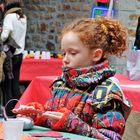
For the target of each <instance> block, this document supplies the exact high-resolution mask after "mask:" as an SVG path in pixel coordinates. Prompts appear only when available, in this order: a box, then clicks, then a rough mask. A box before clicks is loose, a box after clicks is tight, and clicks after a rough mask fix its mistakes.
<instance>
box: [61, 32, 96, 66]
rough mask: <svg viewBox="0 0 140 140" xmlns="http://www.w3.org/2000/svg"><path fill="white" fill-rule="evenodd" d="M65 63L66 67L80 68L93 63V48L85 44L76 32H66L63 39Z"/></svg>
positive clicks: (62, 49)
mask: <svg viewBox="0 0 140 140" xmlns="http://www.w3.org/2000/svg"><path fill="white" fill-rule="evenodd" d="M61 52H62V55H63V65H64V67H66V68H80V67H85V66H90V65H93V60H92V53H91V50H90V49H89V48H87V47H85V46H84V45H83V43H82V42H81V40H80V39H79V37H78V35H77V34H76V33H74V32H68V33H66V34H65V35H64V36H63V38H62V40H61Z"/></svg>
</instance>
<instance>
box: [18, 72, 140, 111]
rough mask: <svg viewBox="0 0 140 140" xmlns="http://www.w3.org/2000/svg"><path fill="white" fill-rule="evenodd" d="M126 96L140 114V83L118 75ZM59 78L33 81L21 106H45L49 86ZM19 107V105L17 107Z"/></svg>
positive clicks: (50, 77) (45, 77)
mask: <svg viewBox="0 0 140 140" xmlns="http://www.w3.org/2000/svg"><path fill="white" fill-rule="evenodd" d="M115 77H116V78H117V79H119V81H120V85H121V87H122V90H123V92H124V94H125V96H126V97H127V98H128V99H129V100H130V101H131V102H132V104H133V110H134V111H139V112H140V81H130V80H129V79H128V78H127V77H126V76H124V75H121V74H116V75H115ZM56 78H57V76H41V77H36V78H35V79H33V80H32V82H31V83H30V85H29V86H28V88H27V89H26V90H25V92H24V93H23V95H22V97H21V98H20V103H21V104H27V103H29V102H33V101H35V102H40V103H42V104H45V102H46V100H47V99H48V98H49V97H50V96H51V95H50V88H49V86H50V85H51V83H52V82H53V81H54V79H56ZM18 106H19V103H18V104H17V105H16V107H18Z"/></svg>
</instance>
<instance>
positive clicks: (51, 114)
mask: <svg viewBox="0 0 140 140" xmlns="http://www.w3.org/2000/svg"><path fill="white" fill-rule="evenodd" d="M42 115H43V116H45V117H46V118H47V119H48V120H50V121H51V123H52V124H55V123H57V122H58V121H59V120H60V119H61V118H62V116H63V113H61V112H55V111H46V112H45V113H43V114H42Z"/></svg>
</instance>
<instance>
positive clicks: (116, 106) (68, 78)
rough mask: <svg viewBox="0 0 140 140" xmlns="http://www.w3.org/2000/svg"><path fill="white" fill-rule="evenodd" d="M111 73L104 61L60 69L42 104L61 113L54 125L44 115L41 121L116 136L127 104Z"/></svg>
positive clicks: (86, 133) (114, 139)
mask: <svg viewBox="0 0 140 140" xmlns="http://www.w3.org/2000/svg"><path fill="white" fill-rule="evenodd" d="M114 74H115V71H114V69H112V68H111V67H109V64H108V61H105V62H103V63H101V64H98V65H94V66H92V67H88V68H87V67H86V68H82V69H76V70H75V69H70V70H66V69H64V70H63V75H62V76H61V77H59V78H58V79H57V80H56V81H55V82H54V83H53V87H52V98H50V99H49V100H48V101H47V102H46V104H45V110H52V111H59V112H63V113H64V115H63V117H62V119H61V120H60V121H58V122H57V123H56V124H55V125H51V124H50V123H49V122H48V121H47V120H46V119H44V120H43V119H42V122H41V123H42V124H43V125H44V126H45V125H46V126H47V127H48V126H49V127H51V128H52V129H54V130H58V131H67V132H72V133H76V134H80V135H84V136H88V137H93V138H97V139H102V140H108V139H111V140H120V139H121V136H122V134H123V132H124V129H125V122H126V119H127V117H128V115H129V113H130V111H131V105H130V103H129V101H128V100H127V99H126V98H125V96H124V95H123V92H122V90H121V89H120V87H119V86H118V84H117V83H115V82H114V81H113V80H112V79H111V78H110V77H112V76H113V75H114ZM36 121H38V122H39V119H38V120H37V119H36ZM41 123H40V124H41Z"/></svg>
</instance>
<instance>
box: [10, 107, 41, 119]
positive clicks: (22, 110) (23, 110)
mask: <svg viewBox="0 0 140 140" xmlns="http://www.w3.org/2000/svg"><path fill="white" fill-rule="evenodd" d="M12 112H13V113H15V114H17V116H27V117H31V118H34V117H35V116H37V115H41V114H42V113H43V111H40V110H38V109H35V108H34V107H33V106H26V105H20V107H19V108H17V109H13V110H12Z"/></svg>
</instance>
